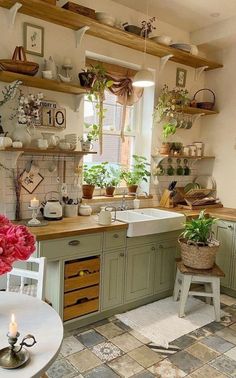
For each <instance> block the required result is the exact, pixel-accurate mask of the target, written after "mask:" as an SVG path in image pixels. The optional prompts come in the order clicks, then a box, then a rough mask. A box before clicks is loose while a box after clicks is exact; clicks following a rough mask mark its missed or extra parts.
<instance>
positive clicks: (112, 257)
mask: <svg viewBox="0 0 236 378" xmlns="http://www.w3.org/2000/svg"><path fill="white" fill-rule="evenodd" d="M124 261H125V253H124V249H120V250H118V251H114V252H107V253H104V256H103V267H102V303H101V308H102V310H105V309H108V308H113V307H116V306H119V305H121V304H122V303H123V291H124V267H125V263H124Z"/></svg>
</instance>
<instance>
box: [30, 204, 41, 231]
mask: <svg viewBox="0 0 236 378" xmlns="http://www.w3.org/2000/svg"><path fill="white" fill-rule="evenodd" d="M29 209H30V210H32V219H30V220H29V221H28V223H27V224H28V225H29V226H39V225H40V224H41V222H40V220H38V219H37V214H38V207H32V206H30V207H29Z"/></svg>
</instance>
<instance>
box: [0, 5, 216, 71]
mask: <svg viewBox="0 0 236 378" xmlns="http://www.w3.org/2000/svg"><path fill="white" fill-rule="evenodd" d="M16 2H17V0H0V6H1V7H4V8H8V9H9V8H11V7H12V6H13V5H14V4H15V3H16ZM18 2H20V3H21V4H22V7H21V8H20V9H19V12H20V13H23V14H26V15H28V16H31V17H35V18H39V19H41V20H44V21H48V22H51V23H54V24H57V25H60V26H64V27H66V28H69V29H72V30H78V29H80V28H83V27H84V26H89V30H88V31H87V34H89V35H92V36H95V37H98V38H102V39H104V40H107V41H110V42H114V43H116V44H118V45H122V46H125V47H128V48H131V49H134V50H137V51H143V50H144V38H142V37H139V36H137V35H135V34H132V33H128V32H126V31H123V30H120V29H118V28H114V27H111V26H108V25H104V24H102V23H100V22H98V21H96V20H94V19H92V18H89V17H86V16H82V15H80V14H77V13H74V12H71V11H68V10H66V9H63V8H60V7H58V6H55V5H51V4H47V3H45V2H42V1H41V0H18ZM147 53H148V54H150V55H154V56H158V57H160V58H162V57H164V56H167V55H170V54H173V57H171V58H170V60H171V61H173V62H176V63H180V64H184V65H187V66H190V67H194V68H200V67H204V66H208V68H207V70H212V69H215V68H221V67H223V65H222V64H220V63H216V62H213V61H210V60H207V59H205V58H201V57H199V56H194V55H191V54H189V53H187V52H184V51H181V50H178V49H175V48H173V47H169V46H164V45H161V44H159V43H156V42H153V41H151V40H147Z"/></svg>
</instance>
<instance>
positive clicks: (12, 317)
mask: <svg viewBox="0 0 236 378" xmlns="http://www.w3.org/2000/svg"><path fill="white" fill-rule="evenodd" d="M15 320H16V319H15V315H14V314H12V315H11V322H12V323H15Z"/></svg>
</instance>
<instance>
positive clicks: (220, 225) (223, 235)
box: [214, 220, 236, 290]
mask: <svg viewBox="0 0 236 378" xmlns="http://www.w3.org/2000/svg"><path fill="white" fill-rule="evenodd" d="M214 232H215V238H216V239H217V240H219V242H220V248H219V251H218V252H217V255H216V263H217V264H218V265H219V267H220V268H221V269H222V270H223V272H224V273H225V277H224V278H222V279H221V285H222V286H224V287H226V288H234V290H236V277H235V275H234V277H232V275H231V267H232V265H233V262H234V261H233V260H234V258H233V257H234V253H235V251H234V239H235V226H234V223H232V222H226V221H222V220H220V221H218V222H217V224H216V226H215V229H214ZM232 272H233V270H232Z"/></svg>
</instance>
